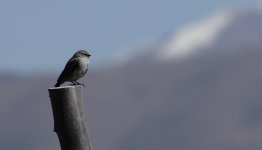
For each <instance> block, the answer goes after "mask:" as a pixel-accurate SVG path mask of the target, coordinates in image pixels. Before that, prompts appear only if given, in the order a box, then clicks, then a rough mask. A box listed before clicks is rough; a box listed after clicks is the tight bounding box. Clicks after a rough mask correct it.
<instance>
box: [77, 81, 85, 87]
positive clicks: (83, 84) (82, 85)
mask: <svg viewBox="0 0 262 150" xmlns="http://www.w3.org/2000/svg"><path fill="white" fill-rule="evenodd" d="M74 82H75V85H82V86H83V87H85V88H86V86H85V85H84V84H82V83H79V82H77V81H74Z"/></svg>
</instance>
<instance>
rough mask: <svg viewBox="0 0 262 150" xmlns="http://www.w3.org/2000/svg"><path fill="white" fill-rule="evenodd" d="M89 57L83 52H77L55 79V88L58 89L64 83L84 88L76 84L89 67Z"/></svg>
mask: <svg viewBox="0 0 262 150" xmlns="http://www.w3.org/2000/svg"><path fill="white" fill-rule="evenodd" d="M90 56H91V55H90V54H89V53H88V52H87V51H85V50H79V51H77V52H76V53H75V54H74V55H73V56H72V57H71V58H70V59H69V61H68V62H67V63H66V66H65V68H64V70H63V72H62V73H61V74H60V76H59V78H58V79H57V83H56V84H55V87H59V86H60V85H61V84H63V83H64V82H66V81H69V82H72V83H73V85H77V84H80V85H83V86H84V84H81V83H79V82H77V80H79V79H80V78H82V77H83V76H84V75H85V74H86V72H87V70H88V65H89V59H88V58H89V57H90Z"/></svg>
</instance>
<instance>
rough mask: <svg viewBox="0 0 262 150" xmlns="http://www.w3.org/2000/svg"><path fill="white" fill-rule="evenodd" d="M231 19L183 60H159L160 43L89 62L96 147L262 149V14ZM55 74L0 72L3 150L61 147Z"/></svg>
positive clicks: (130, 149) (0, 143) (87, 95)
mask: <svg viewBox="0 0 262 150" xmlns="http://www.w3.org/2000/svg"><path fill="white" fill-rule="evenodd" d="M230 18H231V20H230V23H228V24H227V25H226V26H223V28H220V29H219V31H220V32H217V34H216V38H214V39H215V41H213V42H212V43H211V44H210V43H209V44H207V45H204V46H203V43H202V44H201V46H200V47H196V49H199V50H198V51H195V49H192V50H191V51H192V52H193V51H194V53H192V54H190V55H188V56H190V57H183V59H180V61H175V60H176V57H172V58H173V59H170V58H168V59H166V60H168V61H165V59H163V60H161V61H159V59H153V58H156V57H155V55H156V56H158V55H159V53H158V52H161V51H164V50H165V51H167V50H166V49H162V48H163V47H166V46H164V45H158V46H156V47H155V48H152V50H145V51H144V52H143V53H141V55H137V56H135V58H134V59H139V60H141V61H137V60H136V61H132V59H131V60H129V61H126V63H124V64H123V65H118V66H111V67H110V68H106V69H101V70H98V71H95V72H94V71H93V72H92V69H91V70H90V72H89V73H88V75H87V76H88V77H87V78H85V79H83V80H81V82H83V83H85V84H86V85H87V88H84V90H85V92H84V93H85V108H86V113H87V125H88V129H89V131H90V134H91V135H90V136H91V140H92V142H93V147H94V149H107V150H148V149H151V150H157V149H166V150H169V149H170V150H171V149H172V150H173V149H176V150H190V149H194V150H209V149H212V150H220V149H223V150H232V149H238V150H246V149H252V150H260V149H261V148H262V143H261V142H260V141H261V139H262V115H261V114H262V101H261V97H262V92H261V89H262V80H261V77H262V69H260V68H261V67H260V64H262V59H261V58H262V51H261V49H262V45H261V42H260V40H261V39H262V34H261V32H262V30H261V28H260V27H261V25H262V13H261V12H260V11H258V10H248V11H243V12H238V13H236V14H234V15H232V16H231V17H230ZM203 34H205V31H203ZM174 36H175V35H172V36H168V37H166V38H165V39H166V42H165V40H163V39H161V40H162V41H161V42H159V43H161V44H167V43H170V42H171V41H172V40H170V38H169V37H174ZM172 39H173V38H172ZM175 39H177V37H176V38H175ZM172 42H175V41H172ZM204 43H205V42H204ZM151 47H152V46H151ZM168 50H173V49H168ZM156 52H157V53H156ZM148 56H150V57H148ZM134 59H133V60H134ZM144 60H150V61H144ZM59 73H60V72H59ZM57 76H58V74H57V75H40V74H36V75H31V76H24V77H20V76H15V75H12V74H5V75H4V74H3V75H1V76H0V82H1V85H0V89H1V90H0V95H1V101H0V107H1V108H0V111H1V113H0V115H1V117H0V118H1V130H0V147H1V149H18V148H19V149H20V150H35V149H37V150H46V149H50V150H56V149H59V142H58V139H57V136H56V134H55V133H52V131H53V118H52V110H51V104H50V102H49V97H48V92H47V89H48V88H49V87H52V86H53V84H54V83H55V80H56V77H57Z"/></svg>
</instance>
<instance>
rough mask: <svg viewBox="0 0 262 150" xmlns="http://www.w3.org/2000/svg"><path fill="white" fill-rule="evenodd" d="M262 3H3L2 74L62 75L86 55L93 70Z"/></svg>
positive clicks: (164, 0) (15, 0) (12, 0)
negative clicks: (126, 52)
mask: <svg viewBox="0 0 262 150" xmlns="http://www.w3.org/2000/svg"><path fill="white" fill-rule="evenodd" d="M261 2H262V0H197V1H196V0H132V1H131V0H129V1H125V0H103V1H102V0H76V1H68V2H67V1H62V0H44V1H39V0H23V1H21V0H1V1H0V19H1V24H0V27H1V28H0V33H1V34H0V40H1V44H0V51H1V55H0V72H4V71H13V72H26V71H32V72H39V71H40V72H43V71H44V72H49V71H50V72H52V71H53V72H57V70H59V71H58V72H60V71H61V70H62V68H63V66H64V64H65V63H66V61H67V60H68V59H69V57H71V55H72V54H73V53H74V52H75V51H76V49H89V50H90V53H91V54H92V58H91V63H92V64H93V67H98V66H99V65H103V64H107V63H110V62H109V61H108V58H111V57H112V56H113V55H115V54H117V53H118V52H119V51H121V50H123V49H125V48H127V47H130V46H133V45H135V44H136V43H139V41H140V40H143V39H146V38H149V37H151V36H161V35H162V34H164V33H166V32H168V31H172V30H176V29H179V28H180V27H182V26H183V25H186V24H189V23H193V22H194V21H195V20H198V19H201V18H204V17H205V16H207V15H209V14H211V13H214V12H217V11H219V10H223V9H230V8H239V7H246V6H248V7H249V6H254V5H256V4H260V3H261Z"/></svg>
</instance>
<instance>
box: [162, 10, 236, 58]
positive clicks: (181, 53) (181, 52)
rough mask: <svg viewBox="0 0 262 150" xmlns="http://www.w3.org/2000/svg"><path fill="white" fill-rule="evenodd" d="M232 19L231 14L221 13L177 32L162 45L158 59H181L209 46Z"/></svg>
mask: <svg viewBox="0 0 262 150" xmlns="http://www.w3.org/2000/svg"><path fill="white" fill-rule="evenodd" d="M232 17H233V16H232V13H230V12H223V13H219V14H216V15H215V16H212V17H210V18H209V19H207V20H204V21H201V22H199V23H196V24H193V25H190V26H187V27H185V28H183V29H181V30H179V31H178V32H176V33H174V34H173V36H172V37H170V39H169V41H167V42H166V45H163V47H162V48H161V49H162V50H161V54H160V55H159V59H160V60H166V59H171V58H179V57H182V58H183V57H185V56H187V55H188V54H190V53H191V52H193V51H195V50H198V49H201V48H202V47H206V46H208V45H211V44H212V43H214V42H215V41H216V38H217V36H218V35H219V33H220V32H221V31H222V30H223V29H224V28H226V27H227V25H229V24H230V22H231V20H232Z"/></svg>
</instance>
